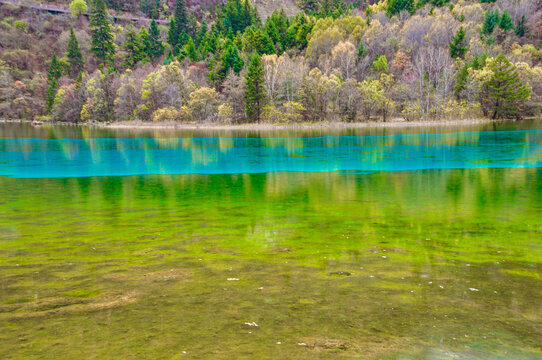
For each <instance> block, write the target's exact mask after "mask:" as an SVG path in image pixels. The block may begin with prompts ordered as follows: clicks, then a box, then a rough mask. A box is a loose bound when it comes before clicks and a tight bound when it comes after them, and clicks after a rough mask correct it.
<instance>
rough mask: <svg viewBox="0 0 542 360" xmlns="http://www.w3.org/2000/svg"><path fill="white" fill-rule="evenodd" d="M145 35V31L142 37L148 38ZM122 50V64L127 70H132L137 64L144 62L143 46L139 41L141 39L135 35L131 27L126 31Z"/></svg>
mask: <svg viewBox="0 0 542 360" xmlns="http://www.w3.org/2000/svg"><path fill="white" fill-rule="evenodd" d="M145 35H146V31H145V33H144V34H143V36H142V37H143V38H148V36H145ZM122 48H123V50H124V51H125V55H124V59H123V61H124V63H123V64H124V66H126V67H127V68H129V69H133V68H134V67H135V66H136V64H137V63H138V62H140V61H143V60H145V53H144V45H143V42H142V41H141V37H140V36H139V35H138V34H136V32H135V30H134V28H133V27H131V26H130V27H129V28H128V30H127V31H126V35H125V39H124V43H123V44H122Z"/></svg>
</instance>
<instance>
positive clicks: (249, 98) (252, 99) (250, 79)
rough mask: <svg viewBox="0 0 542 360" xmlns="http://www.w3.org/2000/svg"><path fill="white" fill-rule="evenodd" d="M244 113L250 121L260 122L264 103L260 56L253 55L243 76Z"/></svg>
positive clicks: (262, 71)
mask: <svg viewBox="0 0 542 360" xmlns="http://www.w3.org/2000/svg"><path fill="white" fill-rule="evenodd" d="M245 83H246V90H245V111H246V114H247V117H248V119H249V120H250V121H256V122H260V118H261V114H262V109H263V106H264V101H265V87H264V69H263V64H262V61H261V59H260V55H258V54H253V55H252V57H251V59H250V63H249V65H248V71H247V74H246V75H245Z"/></svg>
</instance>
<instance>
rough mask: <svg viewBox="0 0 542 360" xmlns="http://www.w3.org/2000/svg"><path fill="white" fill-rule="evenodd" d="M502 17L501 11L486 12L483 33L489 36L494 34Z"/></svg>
mask: <svg viewBox="0 0 542 360" xmlns="http://www.w3.org/2000/svg"><path fill="white" fill-rule="evenodd" d="M499 20H500V16H499V10H497V9H495V10H491V9H489V10H488V11H487V12H486V17H485V19H484V26H483V28H482V33H484V34H486V35H489V34H491V33H492V32H493V29H494V28H495V26H497V24H498V23H499Z"/></svg>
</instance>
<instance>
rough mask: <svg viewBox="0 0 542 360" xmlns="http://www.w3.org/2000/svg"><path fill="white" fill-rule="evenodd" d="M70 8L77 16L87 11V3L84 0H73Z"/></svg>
mask: <svg viewBox="0 0 542 360" xmlns="http://www.w3.org/2000/svg"><path fill="white" fill-rule="evenodd" d="M70 10H71V11H72V12H73V13H74V15H77V16H79V15H81V14H83V13H86V12H87V11H88V7H87V3H86V2H85V0H73V1H72V2H71V3H70Z"/></svg>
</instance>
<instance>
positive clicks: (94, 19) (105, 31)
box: [90, 0, 115, 65]
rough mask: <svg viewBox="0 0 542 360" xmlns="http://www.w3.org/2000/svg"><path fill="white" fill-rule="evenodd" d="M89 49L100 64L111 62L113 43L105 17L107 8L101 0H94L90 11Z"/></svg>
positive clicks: (113, 51)
mask: <svg viewBox="0 0 542 360" xmlns="http://www.w3.org/2000/svg"><path fill="white" fill-rule="evenodd" d="M90 34H91V37H92V41H91V50H92V52H93V53H94V57H95V58H96V59H97V60H98V61H99V62H100V63H101V64H102V65H108V64H111V63H113V56H114V55H115V44H114V43H113V33H112V32H111V25H110V24H109V20H108V18H107V9H106V6H105V3H104V1H103V0H94V3H93V7H92V11H91V13H90Z"/></svg>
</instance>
